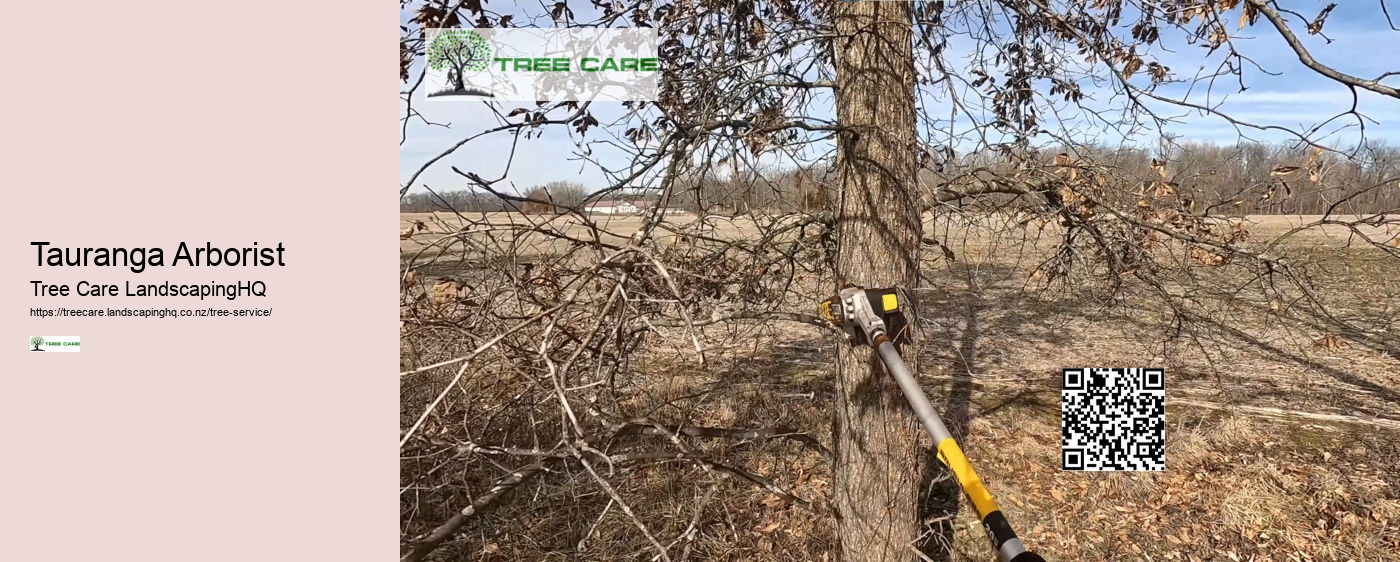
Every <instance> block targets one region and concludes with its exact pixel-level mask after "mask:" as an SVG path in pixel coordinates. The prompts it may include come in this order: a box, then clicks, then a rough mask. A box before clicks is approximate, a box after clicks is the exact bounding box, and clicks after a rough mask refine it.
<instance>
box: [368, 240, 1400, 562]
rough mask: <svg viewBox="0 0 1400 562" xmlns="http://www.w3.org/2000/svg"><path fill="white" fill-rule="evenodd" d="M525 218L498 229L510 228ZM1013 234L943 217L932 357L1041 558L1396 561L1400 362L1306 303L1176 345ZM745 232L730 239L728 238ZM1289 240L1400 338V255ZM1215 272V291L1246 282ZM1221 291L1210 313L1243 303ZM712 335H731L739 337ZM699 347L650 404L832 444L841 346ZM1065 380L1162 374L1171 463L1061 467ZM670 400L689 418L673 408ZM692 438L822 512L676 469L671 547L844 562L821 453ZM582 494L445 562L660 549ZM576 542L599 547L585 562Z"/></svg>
mask: <svg viewBox="0 0 1400 562" xmlns="http://www.w3.org/2000/svg"><path fill="white" fill-rule="evenodd" d="M415 219H423V220H425V221H427V222H428V224H429V225H430V227H432V230H431V231H430V232H428V233H424V234H420V235H418V236H415V238H414V239H412V240H408V241H405V242H404V243H403V247H404V251H405V253H416V252H420V251H422V250H423V249H424V248H429V249H431V248H432V247H433V245H432V242H433V241H434V240H435V239H440V238H442V237H443V236H444V235H445V233H447V232H449V231H450V230H451V229H450V227H449V228H444V225H442V224H438V223H435V222H433V221H432V220H430V219H431V217H426V216H422V215H404V216H403V218H402V220H401V222H402V223H403V225H407V224H411V223H412V221H413V220H415ZM522 220H525V219H524V218H523V217H520V216H518V215H509V214H501V215H500V216H498V217H492V224H493V225H494V224H498V223H499V224H501V225H509V224H511V223H512V222H514V223H517V224H518V223H519V221H522ZM560 220H562V219H560ZM682 220H693V217H685V218H684V219H682ZM1248 220H1249V221H1250V223H1251V224H1252V226H1251V233H1252V235H1253V238H1254V239H1255V240H1264V239H1268V238H1270V237H1272V236H1276V235H1278V234H1280V233H1283V232H1286V231H1287V230H1288V229H1289V228H1291V226H1292V225H1296V224H1299V223H1300V221H1304V220H1309V219H1308V218H1306V217H1249V218H1248ZM638 224H639V219H636V218H633V217H625V218H623V217H614V218H613V219H612V220H611V221H609V223H608V224H607V226H606V228H608V229H609V230H610V231H611V233H610V234H608V235H607V236H612V237H613V238H614V239H615V240H613V241H614V242H616V241H620V240H622V239H625V238H626V237H627V236H630V235H631V233H632V232H634V231H635V230H636V228H637V226H638ZM402 227H403V226H402V225H401V228H402ZM1002 228H1003V226H1002V225H999V224H997V223H996V222H995V221H994V220H993V221H978V222H977V223H974V224H965V225H950V224H933V225H931V228H930V229H929V232H930V234H931V235H933V236H935V237H937V238H938V239H940V240H956V241H961V240H966V243H959V244H957V245H955V246H953V247H952V249H953V250H954V252H955V253H956V254H957V258H956V260H955V261H952V262H948V261H946V260H937V261H933V262H931V263H930V265H929V275H930V277H931V279H932V286H930V287H928V288H926V289H927V290H925V291H923V293H922V294H921V295H920V299H921V300H920V314H921V320H922V321H923V326H922V330H923V332H922V334H921V344H920V348H919V350H918V354H919V355H918V359H919V365H920V368H919V370H920V371H921V374H922V376H923V377H924V379H925V389H926V390H927V391H928V392H930V394H931V395H932V396H933V397H934V398H935V404H936V405H938V406H939V407H940V409H941V411H942V412H943V413H944V415H945V417H946V418H947V421H948V422H949V423H950V425H952V426H953V427H954V429H955V431H956V432H958V433H960V434H963V435H964V437H963V439H962V441H963V449H964V450H965V451H966V452H967V454H968V456H969V458H970V460H971V461H972V463H973V464H974V466H975V467H976V468H977V470H978V472H979V473H980V474H981V475H982V477H983V479H984V480H985V481H986V482H987V483H988V485H989V486H990V488H991V490H992V493H993V494H994V496H995V497H996V498H997V499H998V501H999V503H1001V506H1002V509H1003V511H1004V512H1006V514H1007V516H1008V518H1009V519H1010V521H1011V522H1012V524H1013V525H1014V526H1015V527H1016V528H1017V529H1018V531H1019V532H1020V533H1021V535H1022V538H1023V540H1024V541H1025V542H1026V543H1027V544H1028V545H1029V546H1031V547H1032V548H1033V549H1035V550H1037V551H1039V552H1041V553H1042V554H1043V555H1044V556H1045V557H1046V559H1047V560H1064V561H1071V560H1279V561H1285V560H1307V561H1313V560H1316V561H1323V560H1339V561H1340V560H1356V561H1358V562H1360V561H1381V560H1400V557H1397V555H1396V553H1397V552H1400V429H1397V426H1396V425H1394V424H1397V423H1400V358H1397V357H1396V356H1395V355H1394V354H1387V353H1386V352H1385V348H1384V347H1383V346H1382V347H1379V348H1378V347H1377V346H1376V345H1367V344H1365V343H1363V342H1351V343H1349V344H1347V345H1345V346H1344V347H1335V346H1323V347H1319V346H1318V345H1317V342H1318V341H1319V339H1320V338H1323V337H1325V336H1327V335H1329V334H1333V333H1334V331H1332V330H1330V329H1329V328H1327V326H1326V325H1325V323H1323V322H1320V321H1318V320H1317V319H1316V318H1314V317H1310V316H1307V315H1305V314H1303V313H1302V312H1299V313H1298V314H1297V315H1296V316H1294V317H1292V319H1285V320H1279V319H1277V318H1273V317H1272V316H1271V315H1270V313H1269V311H1268V310H1267V309H1268V301H1267V299H1263V298H1255V297H1240V300H1238V301H1231V302H1230V303H1228V306H1224V307H1222V309H1221V310H1219V312H1218V315H1217V317H1218V318H1220V319H1222V320H1223V322H1222V324H1223V326H1201V327H1199V331H1198V332H1197V334H1196V335H1197V338H1198V340H1195V341H1193V340H1191V339H1189V338H1186V339H1184V340H1181V341H1176V342H1170V343H1163V340H1162V338H1161V337H1160V336H1161V334H1162V331H1163V329H1164V328H1163V326H1164V322H1165V320H1164V319H1165V318H1166V317H1167V316H1166V315H1167V311H1166V310H1164V309H1162V308H1161V306H1160V305H1159V304H1156V303H1154V302H1153V301H1152V300H1151V299H1149V298H1147V297H1146V296H1145V293H1144V292H1141V291H1138V292H1134V291H1129V296H1128V297H1127V298H1129V299H1142V300H1141V302H1137V301H1132V302H1128V303H1126V304H1128V305H1130V306H1125V307H1119V308H1118V309H1117V310H1118V312H1112V313H1100V312H1098V311H1097V308H1096V307H1095V306H1094V305H1093V304H1092V302H1091V301H1090V300H1088V299H1087V298H1086V297H1085V296H1083V295H1080V294H1076V293H1073V292H1051V293H1046V292H1037V291H1031V290H1025V288H1024V287H1025V283H1026V280H1027V277H1028V275H1029V274H1030V271H1031V269H1033V267H1034V265H1035V263H1036V262H1035V260H1034V258H1035V257H1036V256H1037V255H1039V254H1038V253H1037V252H1038V251H1039V249H1040V248H1041V247H1042V246H1041V245H1040V244H1037V243H1035V242H1028V241H1024V240H1020V239H1018V238H1013V237H1009V236H1006V235H1005V232H1003V231H1002V230H1001V229H1002ZM386 230H387V229H386ZM746 230H747V229H746V228H745V225H743V224H735V225H725V226H723V227H721V232H723V233H724V234H725V235H727V236H743V235H744V233H745V232H746ZM579 231H580V235H582V229H581V228H580V230H579ZM387 234H388V233H386V235H387ZM1367 234H1368V235H1375V236H1381V235H1383V234H1384V233H1367ZM1286 244H1288V248H1289V249H1290V251H1292V252H1294V253H1295V254H1296V255H1299V256H1302V257H1304V258H1306V259H1307V260H1309V267H1310V271H1313V272H1315V274H1316V276H1317V279H1318V282H1319V286H1320V287H1322V288H1323V290H1322V291H1321V293H1322V294H1324V295H1325V297H1324V298H1326V299H1327V300H1328V303H1329V305H1331V307H1332V309H1333V310H1334V312H1335V313H1336V314H1338V315H1341V316H1343V317H1345V318H1347V319H1349V320H1351V321H1355V322H1357V323H1361V324H1364V325H1366V326H1371V327H1376V326H1389V324H1387V323H1388V322H1391V321H1392V320H1389V319H1388V318H1393V317H1394V314H1395V312H1396V311H1397V310H1400V290H1398V289H1397V288H1396V283H1395V282H1394V280H1395V279H1398V278H1400V264H1397V262H1396V260H1394V259H1389V258H1385V256H1383V255H1382V254H1380V253H1379V252H1376V251H1374V250H1372V249H1368V248H1366V247H1364V245H1361V244H1358V243H1356V241H1352V243H1351V244H1350V245H1348V240H1347V233H1346V232H1345V231H1344V229H1338V228H1333V227H1328V228H1326V229H1324V230H1322V231H1318V232H1309V233H1306V234H1303V235H1299V236H1297V237H1296V238H1292V239H1290V240H1288V241H1287V242H1286ZM1222 275H1223V274H1222ZM1205 278H1206V279H1208V281H1207V283H1208V284H1209V285H1210V286H1212V287H1215V286H1219V287H1227V286H1230V284H1231V282H1232V280H1231V279H1228V278H1219V279H1216V278H1210V277H1208V275H1207V277H1205ZM814 294H815V293H814ZM1214 298H1216V297H1208V298H1203V300H1202V303H1201V304H1200V306H1202V307H1203V308H1208V307H1209V306H1211V305H1212V304H1213V303H1214V304H1222V303H1224V302H1225V301H1220V302H1218V303H1217V302H1216V301H1215V300H1211V299H1214ZM812 305H813V306H815V302H813V303H812ZM1125 310H1126V311H1129V312H1123V311H1125ZM1285 312H1286V311H1285ZM709 330H710V333H711V335H712V336H714V338H715V339H716V341H717V340H718V339H719V336H720V335H721V333H720V332H719V331H718V330H721V328H711V329H709ZM1392 333H1393V332H1392ZM1340 339H1341V340H1342V341H1343V342H1346V341H1347V339H1348V338H1347V337H1345V336H1343V337H1341V338H1340ZM1396 339H1400V338H1396ZM1393 341H1394V340H1392V345H1393ZM420 343H421V342H420ZM689 345H690V343H689V342H688V341H686V340H685V339H683V338H682V337H681V333H679V332H676V333H674V334H673V337H672V338H671V339H669V340H666V341H661V342H656V343H653V344H651V345H649V347H648V349H647V351H646V352H645V353H643V354H642V356H641V357H638V358H637V362H636V364H635V365H633V366H632V368H631V369H630V372H631V373H632V375H630V376H631V377H633V378H632V379H631V380H628V381H626V383H627V384H630V385H634V387H635V388H637V389H638V391H636V392H634V393H632V395H631V396H632V399H633V400H635V401H637V404H636V405H641V406H646V405H650V406H653V407H654V408H655V409H656V410H657V412H658V416H662V415H670V416H674V417H676V418H681V419H690V420H693V421H694V423H697V424H705V425H716V426H757V425H789V426H793V427H798V428H803V429H805V430H806V431H809V432H812V433H813V434H815V435H818V436H819V437H820V438H821V439H822V440H823V442H828V441H829V435H828V434H829V428H830V424H831V419H830V408H831V407H832V404H833V392H832V389H831V388H830V386H831V385H830V380H831V376H832V375H831V373H830V372H829V366H828V364H829V362H830V358H831V357H832V356H833V354H834V353H833V347H832V346H834V345H836V342H835V341H834V339H833V338H832V337H831V336H829V335H825V334H823V333H821V332H820V331H819V330H817V329H815V328H810V327H806V326H801V327H798V328H793V327H792V326H789V325H781V326H776V325H775V326H772V327H770V328H769V329H768V330H766V332H764V334H763V335H762V336H761V337H759V338H758V339H757V340H755V341H753V342H752V345H751V346H744V347H743V348H730V349H723V350H718V351H715V352H713V355H712V356H711V359H712V362H711V363H710V364H709V365H708V366H707V367H706V368H703V369H702V368H700V367H698V366H697V364H696V362H695V361H694V357H693V355H694V354H693V351H690V350H689ZM1391 349H1393V347H1392V348H1391ZM1071 366H1091V367H1097V366H1161V367H1165V368H1166V369H1167V377H1168V379H1167V385H1168V390H1167V396H1168V398H1167V419H1168V429H1167V453H1166V455H1167V461H1166V462H1167V470H1166V471H1165V472H1163V473H1075V472H1062V471H1060V469H1059V467H1060V452H1059V443H1060V441H1059V434H1060V433H1059V414H1058V412H1059V408H1060V402H1059V396H1058V392H1057V391H1058V384H1059V382H1058V381H1059V378H1058V377H1059V371H1060V369H1062V368H1065V367H1071ZM681 397H686V399H685V400H682V401H678V400H677V399H679V398H681ZM676 404H681V406H679V407H680V408H681V410H680V411H674V410H669V411H668V408H672V409H674V408H676V407H677V406H675V405H676ZM828 444H829V443H828ZM697 446H698V447H700V448H701V449H702V450H703V451H705V452H706V453H707V454H709V455H712V456H713V458H715V459H718V460H722V461H724V462H731V463H733V464H735V465H739V466H744V467H746V468H748V469H751V470H754V471H755V472H758V473H762V474H764V475H766V476H767V477H768V478H770V479H772V480H773V481H774V483H776V484H778V485H780V486H782V487H783V488H785V489H787V490H789V491H790V492H791V493H792V494H794V495H796V496H798V497H800V498H802V499H805V500H807V501H809V502H812V503H813V504H814V507H813V509H812V510H811V511H809V510H805V509H802V508H800V507H797V506H792V505H788V503H787V502H784V501H782V500H781V499H780V498H778V497H777V496H774V495H772V494H769V493H767V492H765V491H763V490H761V489H759V488H757V487H754V486H751V485H747V484H746V483H740V482H733V481H727V480H715V479H714V478H713V477H712V476H710V475H707V474H706V473H705V471H703V470H701V469H700V468H695V467H687V468H676V467H669V466H665V465H663V464H658V465H656V466H655V467H650V468H647V469H646V470H645V472H644V475H643V476H642V477H640V478H631V479H628V480H627V483H628V486H630V489H625V490H619V492H620V493H623V494H624V495H625V496H626V497H628V498H629V499H631V500H632V501H634V502H636V504H635V505H633V508H634V509H636V510H638V511H639V512H642V513H643V514H645V513H648V512H651V513H658V514H661V513H664V514H666V515H667V517H664V518H658V520H664V521H673V522H677V523H676V524H675V525H673V526H674V527H675V528H669V527H661V526H659V527H658V528H654V529H652V530H653V532H655V533H657V534H658V537H659V538H661V539H662V542H663V543H666V542H669V541H670V540H671V539H672V538H674V537H676V536H677V535H679V534H680V533H682V532H684V531H686V523H693V528H692V529H691V532H692V533H693V535H692V536H693V537H694V540H693V541H691V542H690V546H689V547H688V548H689V549H690V555H691V557H692V558H693V559H698V560H829V559H834V556H835V552H836V550H835V544H836V542H835V541H836V538H835V536H834V532H833V525H832V522H831V513H830V510H829V509H827V508H826V507H824V502H825V501H826V500H827V499H829V493H830V484H831V471H830V468H829V467H828V466H827V465H826V464H825V462H824V461H823V460H822V459H821V457H820V455H818V454H817V453H815V452H814V451H812V450H810V449H808V448H804V447H801V446H799V445H794V444H791V443H783V442H778V441H770V442H762V443H735V442H727V441H723V440H711V441H705V442H702V443H699V444H698V445H697ZM895 469H900V468H898V467H896V468H895ZM711 488H713V489H714V492H713V493H710V494H708V495H706V493H707V491H708V490H710V489H711ZM566 490H571V488H562V487H554V488H550V487H544V488H540V489H539V490H538V491H537V492H534V494H535V495H534V496H530V497H520V498H518V499H517V500H516V501H515V502H513V503H512V504H511V505H509V506H507V507H503V508H501V509H500V510H499V512H498V513H496V514H493V515H492V518H491V520H490V521H487V522H485V523H484V524H482V525H479V526H478V527H476V528H475V530H474V531H473V533H474V534H473V535H472V536H471V538H469V539H468V540H466V541H462V542H461V544H458V545H457V546H456V547H451V546H449V547H446V548H444V549H443V552H442V553H441V554H442V557H441V558H440V559H442V560H454V559H458V558H455V556H457V555H458V554H459V553H466V552H470V559H472V560H582V559H587V560H620V559H627V560H631V559H649V558H650V555H651V552H650V551H648V550H647V546H646V543H645V541H644V540H642V539H640V538H639V537H637V536H636V533H635V532H634V529H633V528H632V527H631V525H630V523H629V522H628V520H627V519H625V518H623V517H622V516H621V515H619V514H618V513H617V510H616V509H612V510H609V511H606V512H605V511H604V508H603V506H605V505H606V504H607V503H608V500H607V498H606V497H601V496H599V497H596V498H592V499H589V498H580V497H576V496H568V497H565V496H551V494H566V493H569V492H567V491H566ZM702 500H703V501H702ZM964 503H966V502H965V501H960V502H959V504H960V506H961V507H959V508H958V511H957V512H956V514H955V515H954V516H953V517H952V519H951V521H950V523H951V525H950V526H944V527H940V529H942V530H943V531H945V532H947V533H948V535H949V536H948V537H947V538H948V539H949V540H950V552H951V556H950V558H949V560H958V561H961V560H969V561H971V560H978V561H982V560H989V559H990V553H989V552H988V549H987V545H986V538H985V536H984V535H983V534H982V531H981V529H980V526H979V525H978V524H977V523H976V521H975V518H974V515H973V513H972V511H971V509H970V508H969V507H967V506H965V505H961V504H964ZM697 505H699V506H701V509H699V510H698V511H697V510H696V506H697ZM677 514H680V516H677ZM580 529H583V530H590V531H591V532H592V534H591V535H588V536H589V538H588V539H587V541H586V543H585V544H584V545H583V548H582V549H579V548H577V547H578V545H577V541H578V538H579V537H578V536H577V535H578V534H579V531H580Z"/></svg>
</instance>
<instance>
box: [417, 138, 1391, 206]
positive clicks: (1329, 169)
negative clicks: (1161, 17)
mask: <svg viewBox="0 0 1400 562" xmlns="http://www.w3.org/2000/svg"><path fill="white" fill-rule="evenodd" d="M949 156H952V157H951V158H950V157H949ZM1057 157H1059V159H1058V160H1057ZM1066 157H1068V158H1069V159H1071V160H1072V161H1074V162H1076V165H1079V166H1093V167H1096V168H1100V169H1109V170H1113V175H1114V177H1116V178H1118V180H1119V181H1120V182H1121V183H1122V187H1123V189H1122V190H1121V191H1120V200H1118V201H1114V203H1118V204H1129V205H1131V204H1132V202H1133V201H1132V199H1133V198H1135V197H1137V196H1138V195H1140V194H1141V192H1142V191H1143V190H1144V189H1149V188H1150V189H1160V188H1161V187H1150V186H1157V185H1161V186H1165V188H1169V189H1172V190H1174V191H1175V192H1176V193H1178V194H1180V195H1182V196H1183V197H1187V198H1190V199H1191V200H1193V201H1195V202H1196V203H1197V204H1198V205H1201V206H1212V207H1214V208H1215V212H1216V213H1220V214H1226V215H1246V214H1304V215H1315V214H1323V213H1325V212H1327V211H1328V210H1329V208H1331V209H1332V212H1334V213H1344V214H1354V213H1374V212H1386V211H1393V210H1395V209H1400V184H1397V185H1396V186H1395V187H1394V188H1393V189H1378V190H1377V189H1372V190H1368V191H1366V192H1365V193H1361V194H1359V195H1357V194H1356V193H1355V192H1360V191H1362V190H1363V188H1367V187H1370V186H1375V185H1378V184H1381V183H1386V182H1397V181H1400V148H1397V147H1390V146H1386V145H1385V144H1384V143H1381V142H1372V143H1370V144H1369V145H1367V146H1365V147H1364V148H1363V149H1362V150H1360V151H1358V152H1357V154H1356V156H1355V157H1354V158H1346V157H1344V156H1342V155H1339V154H1337V153H1336V152H1331V151H1319V150H1317V149H1315V148H1311V147H1306V146H1304V147H1290V146H1286V145H1281V144H1265V143H1256V142H1249V143H1242V144H1239V145H1236V146H1218V145H1213V144H1207V143H1200V142H1189V141H1188V142H1175V141H1174V140H1173V139H1170V138H1168V139H1165V140H1164V141H1163V142H1162V143H1161V145H1160V146H1159V147H1157V148H1156V149H1142V148H1107V147H1101V146H1087V147H1086V146H1081V147H1078V148H1075V149H1069V148H1060V147H1049V148H1042V149H1039V150H1035V151H1033V152H1031V153H1029V154H1009V153H992V152H981V153H975V154H969V155H963V156H957V155H949V154H948V153H946V152H943V153H939V152H932V151H931V152H930V153H929V157H928V158H926V161H925V163H924V166H922V168H921V171H920V177H919V182H920V184H921V188H922V189H923V190H924V192H925V193H926V194H928V195H930V196H932V195H934V194H936V193H937V192H938V191H939V190H940V189H943V188H944V187H946V186H949V185H953V184H956V183H958V182H959V181H964V180H966V179H967V178H969V177H972V176H974V175H976V174H977V173H978V172H979V171H991V172H995V173H1006V172H1008V171H1010V170H1011V169H1012V168H1015V167H1017V166H1025V165H1027V164H1026V163H1027V162H1032V163H1034V165H1041V166H1056V165H1058V164H1057V163H1062V162H1064V161H1065V160H1064V158H1066ZM1154 182H1157V183H1154ZM678 185H679V187H680V188H679V189H678V190H676V192H675V193H674V195H673V196H672V198H671V200H670V201H668V202H667V206H669V207H675V208H679V209H684V210H686V211H690V212H704V213H717V214H732V213H748V212H761V213H791V212H809V213H811V212H820V211H825V210H829V209H832V208H833V206H834V205H835V196H836V187H837V186H836V182H835V175H834V173H833V172H832V171H831V166H829V165H825V164H818V165H814V166H804V167H798V168H790V169H772V168H770V169H753V168H749V169H747V170H746V169H733V170H728V171H727V173H725V174H723V176H722V177H721V175H719V174H714V175H709V174H706V175H697V176H693V177H686V178H681V179H680V180H679V181H678ZM590 195H591V193H590V191H589V190H588V188H587V187H586V186H584V185H582V184H579V183H575V182H568V181H555V182H550V183H547V184H544V185H539V186H535V187H531V188H529V189H527V190H525V192H524V193H523V194H522V196H523V197H525V198H528V199H532V200H536V201H545V202H552V203H553V204H548V203H535V202H511V201H505V200H503V199H501V198H500V197H497V196H496V195H493V194H490V193H482V192H476V191H468V190H458V191H448V192H444V193H438V194H435V193H411V194H408V195H406V196H404V197H403V199H402V200H401V202H400V205H399V210H400V211H401V212H406V213H423V212H433V211H457V212H495V211H505V210H521V211H524V212H526V213H532V214H542V213H553V212H562V211H563V209H562V208H563V207H567V208H579V207H580V206H582V205H583V204H584V203H585V202H586V201H590V199H589V197H590ZM594 199H597V198H596V197H595V198H594ZM625 199H627V200H629V201H634V202H635V201H638V200H644V201H652V202H654V201H655V200H656V197H655V196H654V195H631V196H627V197H625ZM1007 199H1008V200H1010V199H1011V197H1007ZM580 210H581V209H580Z"/></svg>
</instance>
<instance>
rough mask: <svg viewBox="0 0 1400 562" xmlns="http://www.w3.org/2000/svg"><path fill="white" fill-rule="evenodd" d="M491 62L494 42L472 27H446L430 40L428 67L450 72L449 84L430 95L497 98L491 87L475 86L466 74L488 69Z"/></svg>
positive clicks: (448, 75) (448, 76)
mask: <svg viewBox="0 0 1400 562" xmlns="http://www.w3.org/2000/svg"><path fill="white" fill-rule="evenodd" d="M490 61H491V43H490V42H488V41H486V38H485V37H482V36H481V34H480V33H477V32H475V31H472V30H470V29H444V30H441V31H439V32H438V33H437V35H435V36H433V38H432V40H430V41H429V42H428V68H431V69H433V70H439V71H442V70H445V71H447V84H445V87H444V88H443V89H441V90H438V91H436V92H432V93H430V94H428V96H429V97H438V96H483V97H495V94H492V93H491V91H490V90H487V89H483V88H481V87H473V86H472V85H471V84H469V83H467V81H466V80H467V79H466V75H467V74H468V73H471V74H475V73H478V72H481V71H483V70H486V66H487V64H488V63H490Z"/></svg>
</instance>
